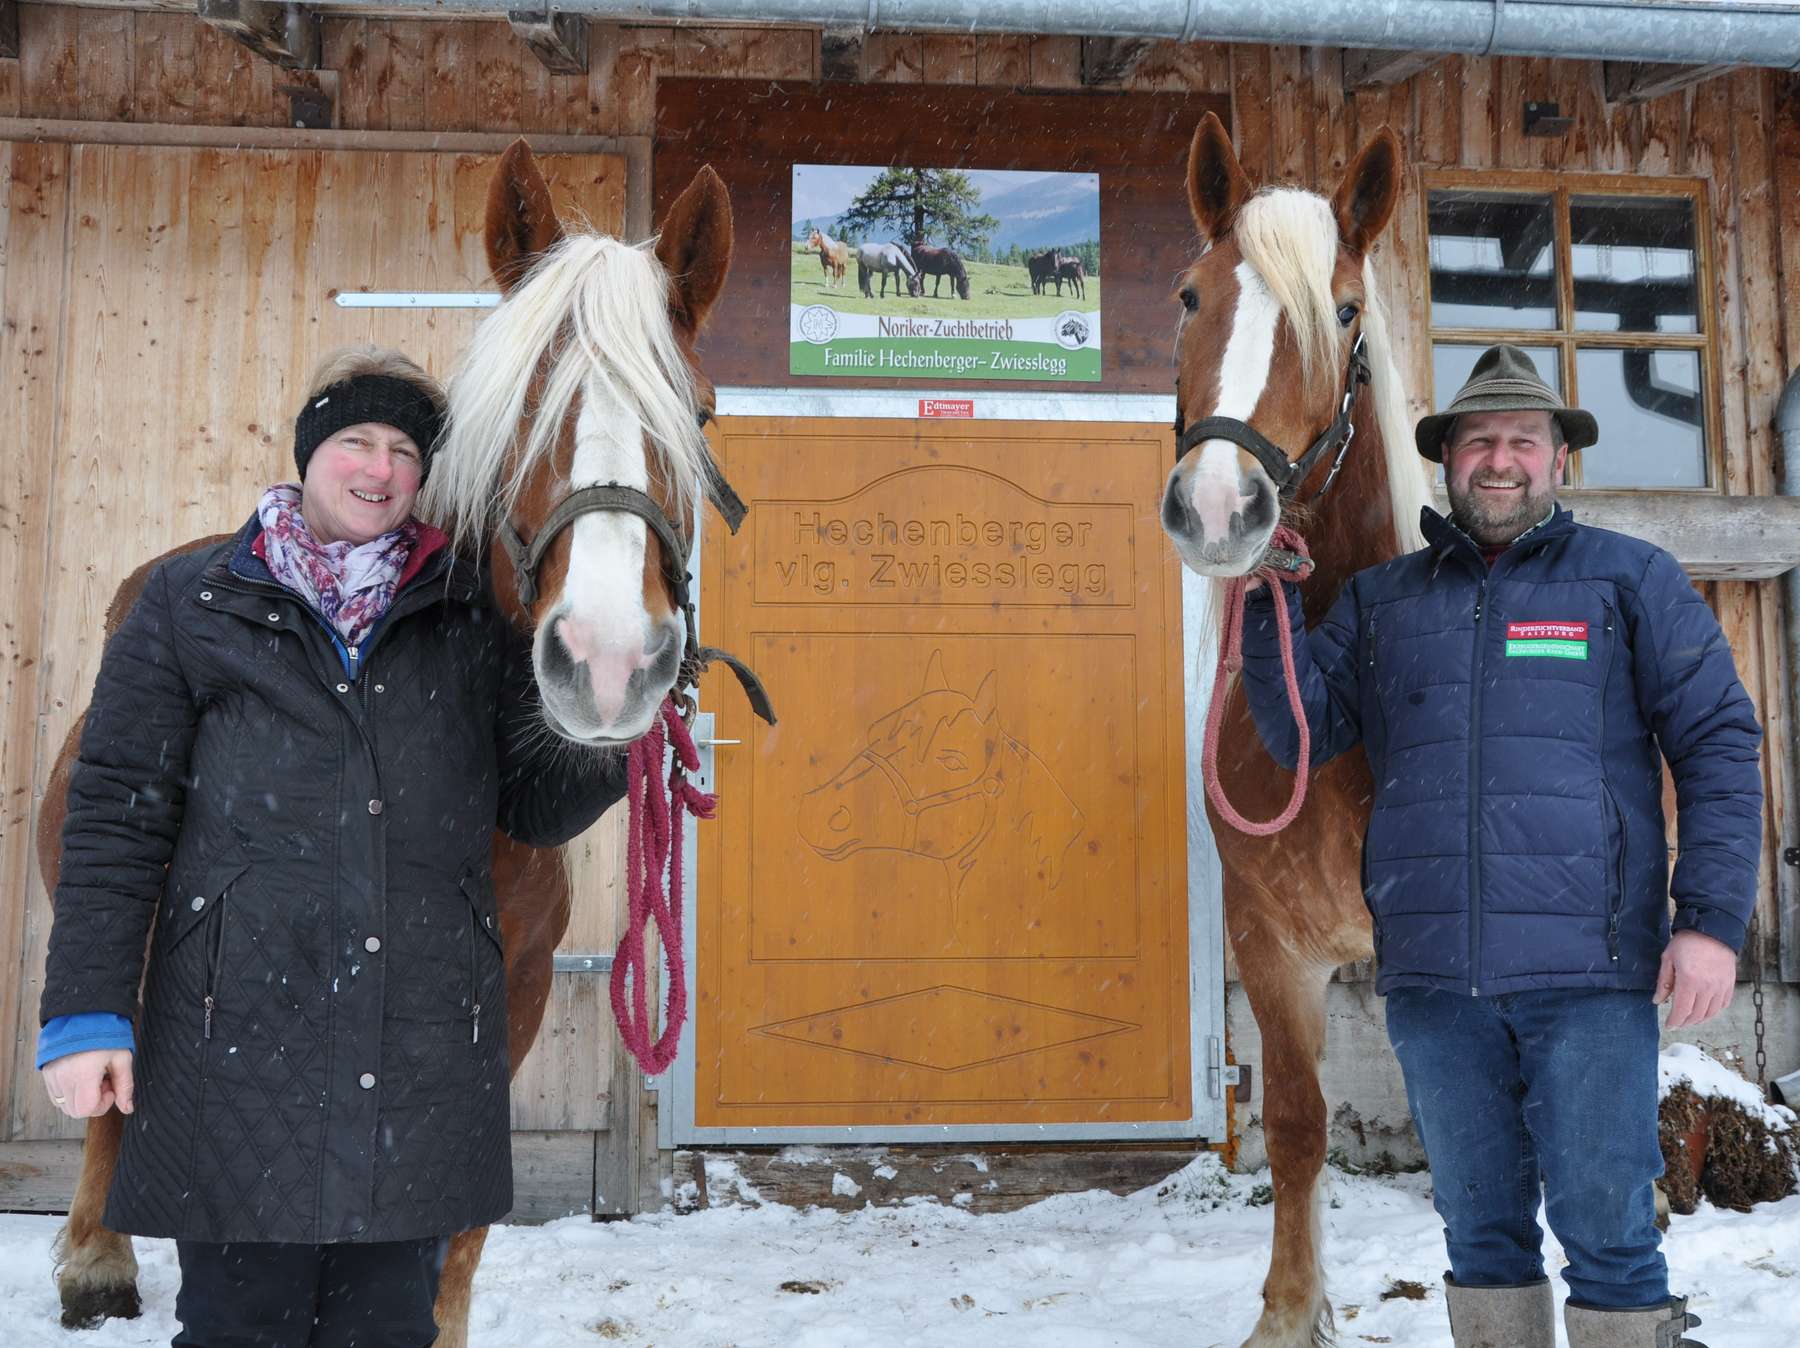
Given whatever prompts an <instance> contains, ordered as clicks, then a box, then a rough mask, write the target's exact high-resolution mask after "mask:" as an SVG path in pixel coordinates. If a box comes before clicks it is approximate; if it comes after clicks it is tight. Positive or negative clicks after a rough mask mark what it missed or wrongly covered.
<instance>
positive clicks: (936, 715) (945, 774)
mask: <svg viewBox="0 0 1800 1348" xmlns="http://www.w3.org/2000/svg"><path fill="white" fill-rule="evenodd" d="M994 696H995V675H994V674H993V673H992V672H991V671H990V672H989V674H988V676H987V677H986V678H985V679H983V680H982V681H981V686H980V687H979V688H977V689H976V691H975V694H974V696H973V697H971V696H970V695H969V694H967V693H964V692H960V691H958V690H957V689H954V688H952V687H950V685H949V681H948V680H946V679H945V677H944V659H943V655H942V653H941V652H936V651H934V652H933V653H932V656H931V660H930V662H929V663H928V664H927V666H926V669H925V685H924V687H923V688H922V689H921V690H920V691H919V693H918V695H917V696H916V697H914V698H912V700H911V701H909V702H907V703H906V704H905V705H903V706H901V707H898V708H896V709H895V710H894V711H891V712H889V713H888V714H887V715H885V716H883V717H881V718H880V719H879V720H877V721H876V722H875V723H874V724H873V725H871V726H870V727H869V733H868V739H867V741H866V742H865V743H864V744H863V746H862V748H860V749H859V750H857V752H856V754H855V756H854V757H853V758H851V760H850V761H849V763H848V764H846V765H845V766H844V768H843V770H842V771H840V772H839V773H838V774H837V776H835V777H833V778H832V779H831V780H830V781H828V782H826V783H825V784H824V785H823V786H820V787H818V788H816V789H814V790H812V791H809V792H807V793H806V794H805V795H804V796H802V797H801V799H800V813H799V824H800V837H801V838H802V839H803V840H804V841H805V843H806V844H807V846H809V847H811V848H812V849H813V850H814V851H815V852H817V853H818V854H819V855H820V856H822V857H824V858H826V859H827V860H829V861H841V860H842V859H844V858H845V857H847V856H849V855H850V854H851V853H853V852H860V851H863V850H865V849H868V848H886V849H889V850H892V851H900V852H906V853H909V854H911V855H914V856H923V857H930V858H933V859H935V860H938V861H949V860H952V859H953V858H956V857H957V856H959V855H960V854H961V853H963V852H965V851H966V850H968V849H969V847H970V845H971V843H973V842H978V841H980V839H981V838H982V837H983V836H985V830H986V829H988V828H991V827H992V812H991V810H990V806H991V804H992V802H993V799H994V797H996V796H997V795H999V794H1000V792H1001V791H1003V790H1004V789H1005V786H1006V783H1005V779H1004V777H1003V776H1002V775H1001V773H1000V771H999V769H1000V767H1001V758H1000V749H1001V741H1002V739H1003V736H1004V732H1003V731H1002V730H1001V729H1000V722H999V718H998V716H997V715H996V714H995V710H994Z"/></svg>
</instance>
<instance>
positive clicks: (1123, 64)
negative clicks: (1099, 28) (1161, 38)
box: [1081, 37, 1156, 86]
mask: <svg viewBox="0 0 1800 1348" xmlns="http://www.w3.org/2000/svg"><path fill="white" fill-rule="evenodd" d="M1155 45H1156V40H1155V39H1154V38H1147V37H1084V38H1082V39H1081V82H1082V83H1083V84H1085V85H1089V86H1095V85H1109V84H1123V83H1124V82H1125V80H1126V79H1127V78H1128V77H1129V76H1130V74H1131V72H1132V71H1134V70H1136V69H1137V67H1138V62H1140V61H1142V60H1143V59H1144V53H1146V52H1148V51H1149V50H1150V48H1152V47H1154V46H1155Z"/></svg>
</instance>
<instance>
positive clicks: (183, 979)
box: [157, 861, 250, 1039]
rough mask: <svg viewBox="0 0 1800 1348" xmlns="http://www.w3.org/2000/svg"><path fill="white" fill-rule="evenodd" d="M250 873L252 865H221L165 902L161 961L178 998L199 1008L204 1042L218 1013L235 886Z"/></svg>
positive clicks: (229, 862)
mask: <svg viewBox="0 0 1800 1348" xmlns="http://www.w3.org/2000/svg"><path fill="white" fill-rule="evenodd" d="M249 869H250V863H249V862H247V861H226V862H220V863H217V864H216V865H214V866H213V867H212V868H211V869H210V870H208V871H207V872H206V873H205V875H204V877H203V878H202V879H201V881H200V883H199V884H197V885H192V886H188V887H186V888H184V889H182V890H175V889H173V888H171V890H170V892H169V893H168V894H167V896H166V897H165V898H164V900H163V902H164V904H165V905H166V908H165V912H166V916H165V918H164V921H163V930H162V931H161V932H159V933H158V935H157V942H158V945H159V947H160V952H159V955H158V959H159V962H160V963H161V964H162V965H163V966H164V968H165V969H167V970H168V971H169V972H170V973H171V974H172V975H173V976H174V978H175V980H176V983H175V986H176V988H177V989H178V990H179V993H178V995H180V996H181V997H182V998H183V999H184V1000H191V1001H192V1002H194V1003H195V1004H196V1005H197V1007H198V1010H199V1012H200V1029H201V1038H202V1039H211V1038H212V1031H213V1013H214V1012H215V1011H216V1010H217V1009H218V998H219V993H220V983H221V981H222V978H223V969H224V966H225V959H226V956H227V951H226V942H227V940H228V938H229V928H230V921H231V918H230V911H229V910H230V906H231V891H232V887H233V886H234V885H236V884H237V882H238V880H240V879H241V878H242V877H243V875H244V872H245V871H247V870H249ZM190 891H191V892H190Z"/></svg>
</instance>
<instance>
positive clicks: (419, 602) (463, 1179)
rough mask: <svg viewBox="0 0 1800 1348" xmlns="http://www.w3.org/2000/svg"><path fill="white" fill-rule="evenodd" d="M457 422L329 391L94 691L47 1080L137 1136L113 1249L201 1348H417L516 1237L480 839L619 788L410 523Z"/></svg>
mask: <svg viewBox="0 0 1800 1348" xmlns="http://www.w3.org/2000/svg"><path fill="white" fill-rule="evenodd" d="M443 411H444V395H443V392H442V390H441V389H440V388H439V387H438V386H437V384H436V383H435V382H434V381H433V380H432V379H431V378H430V377H429V376H428V375H426V374H425V372H424V371H423V370H421V369H419V367H418V366H416V365H415V364H413V363H412V362H411V361H410V360H408V359H407V358H406V357H404V356H402V355H400V354H399V353H397V352H391V351H379V350H375V349H373V348H365V349H358V350H352V351H346V352H340V353H338V354H337V355H335V356H333V357H332V358H330V359H328V360H327V361H326V363H325V365H324V366H323V367H322V368H321V370H320V371H319V373H318V375H317V376H316V377H315V378H314V380H313V384H312V388H311V391H310V393H309V394H308V396H307V399H306V404H305V406H304V407H303V408H302V409H301V411H300V414H299V417H298V418H297V420H296V422H295V436H294V460H295V464H296V466H297V467H298V468H299V471H300V484H299V485H298V486H294V485H292V484H280V485H277V486H273V487H271V488H269V490H268V491H267V492H265V493H264V494H263V497H262V500H261V501H260V502H259V503H258V505H257V508H256V512H255V514H254V515H252V517H251V518H250V520H249V522H248V523H247V524H246V525H245V526H244V527H243V528H242V529H241V530H239V532H238V533H237V535H236V536H235V537H234V538H232V539H231V540H230V541H229V542H225V543H221V544H218V545H216V546H212V547H205V548H201V549H199V550H197V551H193V552H189V553H186V554H183V555H180V556H177V557H175V558H173V559H171V560H169V561H167V562H165V563H163V564H162V565H161V566H159V567H158V568H157V569H156V570H155V571H154V572H153V573H152V574H151V576H150V578H149V580H148V582H147V583H146V585H145V588H144V592H143V595H142V597H141V598H140V599H139V600H138V602H137V604H136V606H135V607H134V608H133V609H132V610H131V613H130V614H129V616H128V617H127V618H126V620H125V622H124V624H123V625H122V626H121V627H120V629H119V632H118V634H117V635H116V636H115V637H114V639H113V640H112V641H111V642H110V643H108V645H107V648H106V653H105V656H104V657H103V659H102V662H101V667H100V675H99V679H98V681H97V683H96V685H95V689H94V698H93V702H92V704H91V706H90V708H89V710H88V715H87V723H86V726H85V727H84V730H83V733H82V740H81V756H80V760H79V762H78V764H77V766H76V768H75V772H74V776H73V778H72V780H71V784H70V788H69V815H68V824H67V826H66V828H65V830H64V834H63V860H62V874H61V881H60V883H59V884H58V886H57V890H56V895H55V905H56V920H55V925H54V927H53V928H52V931H51V937H50V950H49V959H48V963H47V968H46V973H45V981H44V996H43V1005H42V1015H43V1020H44V1028H43V1031H42V1033H41V1035H40V1037H39V1041H38V1065H39V1066H40V1067H41V1068H42V1069H43V1074H44V1081H45V1085H46V1086H47V1088H48V1089H49V1092H50V1097H51V1099H52V1101H54V1102H55V1103H56V1104H57V1105H58V1106H59V1107H60V1108H61V1109H62V1110H63V1111H64V1112H65V1113H67V1114H69V1115H71V1116H73V1117H77V1118H80V1117H86V1116H90V1115H95V1114H99V1113H103V1112H104V1111H105V1110H107V1109H108V1108H111V1107H113V1106H114V1105H115V1104H116V1105H117V1107H118V1108H119V1109H120V1110H121V1111H122V1112H124V1113H125V1114H127V1115H128V1116H129V1118H128V1120H127V1122H126V1128H125V1135H124V1140H123V1143H122V1146H121V1150H120V1157H119V1165H118V1170H117V1173H116V1175H115V1177H114V1181H113V1185H112V1189H111V1193H110V1195H109V1197H108V1202H107V1208H106V1215H105V1222H106V1225H107V1226H108V1227H110V1228H111V1229H113V1230H115V1231H120V1232H125V1233H129V1234H134V1235H145V1236H164V1237H173V1238H174V1239H176V1240H177V1241H178V1242H179V1246H178V1248H179V1254H180V1263H181V1275H182V1284H181V1292H180V1296H179V1297H178V1299H177V1303H176V1314H177V1317H178V1318H179V1319H180V1321H181V1323H182V1326H183V1329H182V1333H181V1334H180V1335H179V1336H178V1337H177V1338H176V1339H175V1344H176V1345H178V1348H179V1346H187V1348H199V1346H200V1345H204V1346H205V1348H236V1345H250V1344H256V1345H260V1346H273V1345H282V1346H284V1348H285V1346H286V1345H295V1346H296V1348H298V1346H299V1345H307V1344H312V1345H320V1346H321V1348H323V1346H325V1345H350V1344H355V1345H357V1348H380V1346H384V1345H393V1346H394V1348H402V1346H404V1348H420V1345H424V1344H429V1343H430V1342H431V1341H432V1340H433V1339H434V1338H435V1336H436V1326H435V1324H434V1323H433V1320H432V1314H431V1308H432V1303H433V1301H434V1300H435V1297H436V1289H437V1278H438V1273H439V1271H440V1269H441V1267H442V1263H443V1257H444V1251H445V1246H446V1242H447V1237H448V1236H449V1235H450V1234H451V1233H454V1232H456V1231H459V1230H463V1229H465V1228H468V1227H473V1226H480V1225H484V1224H486V1223H488V1222H491V1221H494V1220H497V1219H498V1218H500V1217H502V1216H503V1215H504V1214H505V1213H506V1212H507V1210H508V1209H509V1208H510V1207H511V1205H512V1177H511V1155H510V1146H509V1144H510V1132H509V1118H508V1104H507V1080H508V1070H507V1053H506V1024H507V1021H506V1009H505V989H504V983H503V977H502V973H503V970H502V963H501V950H500V932H499V925H498V919H497V917H496V914H495V910H494V893H493V885H492V880H491V876H490V874H489V848H490V837H491V830H492V829H493V827H494V826H495V824H496V823H498V825H499V827H501V828H503V829H504V830H506V832H508V833H509V834H511V835H512V836H513V837H515V838H517V839H519V840H520V841H523V842H527V843H530V844H534V845H538V846H551V845H555V844H559V843H562V842H564V841H566V840H567V839H569V838H570V837H573V836H574V835H575V834H577V833H579V832H580V831H581V830H582V829H584V828H586V827H587V826H588V825H589V824H591V823H593V821H594V820H595V819H596V818H597V817H598V816H599V814H600V812H601V811H602V810H604V809H605V808H606V807H607V806H608V805H610V804H612V803H613V802H614V801H615V800H617V799H618V798H619V797H620V796H621V795H623V794H624V775H623V761H622V759H619V758H617V757H616V756H602V755H598V754H588V753H575V752H571V751H569V750H568V749H567V748H565V747H563V746H562V745H561V743H560V742H559V741H557V740H556V739H555V738H554V737H553V736H551V735H550V734H548V732H547V731H546V730H545V729H544V728H543V726H542V724H541V722H540V721H539V719H538V717H537V716H536V715H535V705H534V700H533V699H534V689H533V687H532V684H531V674H530V660H529V649H528V647H527V645H526V643H525V641H524V639H523V638H521V637H519V636H518V635H516V634H515V633H513V632H512V630H511V629H510V628H509V627H508V625H507V624H506V622H505V621H504V619H503V618H502V617H501V615H500V614H499V613H498V612H497V611H496V609H495V607H494V605H493V603H492V601H491V598H490V597H489V596H488V595H487V593H486V591H485V589H484V587H483V581H482V580H481V578H480V576H479V575H478V572H477V569H476V567H475V566H474V565H473V564H472V563H471V562H469V561H468V560H467V559H464V558H460V557H457V556H455V555H453V553H452V551H451V549H450V548H449V547H448V546H447V545H446V539H445V536H444V535H443V534H442V533H441V532H439V531H438V530H437V529H435V528H433V527H431V526H430V525H428V524H425V523H422V522H421V521H418V520H415V519H414V518H412V507H413V501H414V498H415V497H416V496H417V494H418V491H419V487H420V484H421V483H422V482H423V481H424V480H425V477H426V474H427V473H428V472H429V471H430V467H431V452H432V447H433V445H434V443H435V442H436V440H437V437H438V431H439V427H440V424H441V422H442V418H443ZM152 926H154V932H151V928H152ZM147 933H149V934H151V935H152V936H153V940H152V942H151V947H150V954H149V959H148V967H147V969H146V967H145V956H144V945H145V936H146V934H147ZM140 973H142V974H143V975H144V980H143V1016H142V1020H141V1022H140V1023H139V1027H138V1035H137V1037H136V1040H135V1043H134V1039H133V1035H132V1026H131V1018H132V1016H133V1014H134V1012H135V1011H136V1009H137V1004H138V984H139V975H140ZM134 1049H135V1052H134Z"/></svg>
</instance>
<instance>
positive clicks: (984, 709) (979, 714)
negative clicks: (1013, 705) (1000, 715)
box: [975, 669, 995, 721]
mask: <svg viewBox="0 0 1800 1348" xmlns="http://www.w3.org/2000/svg"><path fill="white" fill-rule="evenodd" d="M994 682H995V678H994V671H993V670H991V669H990V670H989V671H988V672H987V677H986V678H985V679H983V680H982V681H981V687H979V688H977V689H976V690H975V719H976V720H977V721H991V720H993V719H994V696H995V695H994Z"/></svg>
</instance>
